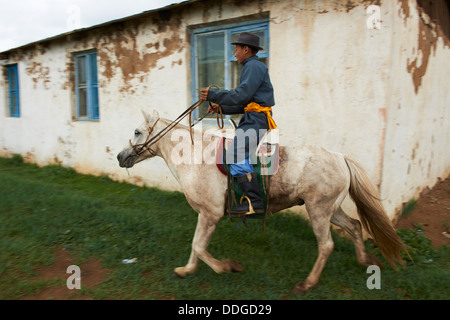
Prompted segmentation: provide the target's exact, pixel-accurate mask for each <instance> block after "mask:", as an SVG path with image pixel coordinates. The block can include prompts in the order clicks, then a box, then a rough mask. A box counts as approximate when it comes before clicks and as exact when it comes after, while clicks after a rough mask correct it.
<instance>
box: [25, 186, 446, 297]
mask: <svg viewBox="0 0 450 320" xmlns="http://www.w3.org/2000/svg"><path fill="white" fill-rule="evenodd" d="M397 220H398V221H396V222H395V227H396V228H397V229H398V228H411V229H413V230H416V231H417V232H423V233H424V234H425V235H426V236H427V237H428V238H429V239H430V240H431V241H432V243H433V246H435V247H439V246H441V245H450V177H449V178H447V179H446V180H444V181H440V182H438V183H437V184H436V185H435V186H434V188H433V189H432V190H426V191H425V192H423V193H422V195H421V197H420V198H419V199H418V200H417V203H416V206H415V208H414V210H413V212H412V213H411V214H410V215H408V216H407V217H400V218H399V219H397ZM74 264H75V263H74V262H73V259H72V257H71V254H70V252H68V251H67V250H64V249H59V250H58V251H57V252H56V262H55V263H54V264H53V265H52V266H50V267H45V268H40V269H39V270H38V272H39V276H40V278H43V279H48V280H50V279H54V278H58V279H62V280H64V283H65V280H67V278H68V277H69V276H70V274H67V273H66V270H67V267H68V266H70V265H74ZM80 269H81V270H82V274H81V277H82V288H94V287H95V286H97V285H99V284H100V283H102V282H103V281H105V280H106V279H107V277H108V273H109V272H110V271H109V270H106V269H104V268H103V267H102V266H101V263H100V262H99V261H98V260H96V259H93V258H92V259H90V260H89V262H87V263H85V264H82V265H80ZM76 293H77V290H69V289H68V288H67V286H66V285H63V286H60V287H52V288H46V289H45V290H43V291H42V292H40V293H39V294H37V295H34V296H24V297H22V298H21V300H47V299H53V300H92V298H91V297H89V296H79V295H76Z"/></svg>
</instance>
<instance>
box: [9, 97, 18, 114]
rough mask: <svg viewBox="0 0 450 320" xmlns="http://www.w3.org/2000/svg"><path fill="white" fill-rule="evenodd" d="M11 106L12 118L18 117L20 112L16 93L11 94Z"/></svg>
mask: <svg viewBox="0 0 450 320" xmlns="http://www.w3.org/2000/svg"><path fill="white" fill-rule="evenodd" d="M10 95H11V105H10V109H11V116H16V115H18V113H19V112H18V110H17V94H16V93H15V92H11V93H10Z"/></svg>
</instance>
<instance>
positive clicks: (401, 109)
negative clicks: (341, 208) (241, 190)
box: [0, 0, 450, 217]
mask: <svg viewBox="0 0 450 320" xmlns="http://www.w3.org/2000/svg"><path fill="white" fill-rule="evenodd" d="M369 4H370V3H369V2H367V1H360V2H359V3H357V2H356V1H353V2H351V3H350V2H346V1H343V2H336V1H330V0H322V1H296V0H291V1H287V0H286V1H281V2H280V1H272V0H267V1H260V2H239V1H238V2H229V1H222V2H220V3H219V4H217V3H216V4H214V2H208V5H204V4H200V3H195V2H194V3H192V4H191V5H189V6H182V7H179V8H178V9H175V10H173V11H172V12H171V13H170V14H169V15H167V14H159V13H155V14H154V15H152V16H149V17H148V18H139V19H134V20H130V21H128V22H124V23H121V24H117V25H116V26H105V27H104V28H103V29H92V30H90V31H87V32H85V33H81V34H79V35H71V36H68V37H66V38H64V37H63V38H62V39H61V40H60V41H53V42H52V43H51V44H47V45H45V44H44V45H43V48H38V49H35V48H33V47H31V48H30V49H29V50H27V49H23V50H19V51H18V52H15V53H14V52H13V53H12V54H11V57H10V59H9V60H8V61H3V63H6V62H7V63H14V62H19V72H20V86H21V118H19V119H12V118H8V117H5V116H4V114H5V113H6V111H5V113H3V114H0V153H2V154H3V155H7V154H12V153H20V154H23V155H24V156H25V157H26V158H27V159H28V160H29V161H33V162H37V163H39V164H47V163H55V162H59V163H62V164H63V165H65V166H71V167H74V168H75V169H77V170H78V171H80V172H82V173H92V174H109V175H110V176H111V177H112V178H114V179H117V180H127V181H130V182H133V183H146V184H147V185H155V186H158V187H161V188H164V189H169V190H179V187H178V184H177V182H176V180H175V179H174V178H173V177H172V175H171V173H170V172H169V170H168V169H167V167H166V165H165V164H164V162H163V161H162V160H161V159H153V160H151V161H147V162H144V163H141V164H139V165H137V166H136V167H135V168H133V169H131V170H130V174H131V177H129V176H128V174H127V172H126V171H125V170H124V169H120V168H119V167H118V164H117V160H116V155H117V153H118V152H120V151H121V150H122V148H123V147H124V146H125V145H126V144H127V143H128V139H129V138H130V137H131V135H132V133H133V131H134V129H135V128H136V127H137V126H138V125H140V124H141V123H142V121H143V118H142V115H141V112H140V110H141V109H145V110H150V109H153V108H156V109H158V111H159V113H160V115H161V116H163V117H166V118H169V119H175V118H176V117H177V116H178V115H179V114H180V113H181V112H182V111H183V110H184V109H185V108H186V107H187V106H188V105H190V102H191V97H190V91H189V88H190V81H191V79H190V72H191V70H190V44H189V39H188V34H189V32H188V29H187V28H188V26H191V25H198V24H200V23H206V24H207V23H218V22H220V21H222V20H223V21H227V20H228V21H229V20H230V19H236V18H240V17H242V16H249V15H255V14H267V13H268V12H269V18H270V66H269V69H270V74H271V78H272V82H273V84H274V87H275V98H276V107H275V108H274V115H275V120H276V122H277V124H278V125H279V128H280V129H281V133H282V136H281V143H282V144H285V145H292V144H299V143H308V144H318V145H322V146H324V147H326V148H329V149H331V150H333V151H338V152H342V153H346V154H349V155H351V156H352V157H353V158H355V159H357V160H358V161H359V162H360V163H362V164H363V166H364V167H365V168H366V169H367V171H368V173H369V176H370V177H371V178H372V180H373V181H374V182H375V183H376V184H377V185H379V186H380V188H381V193H382V197H383V198H384V199H385V200H384V204H385V205H386V208H387V210H388V213H389V215H390V216H391V217H394V214H395V212H396V211H397V210H398V209H399V208H400V206H401V205H402V203H403V202H406V201H408V200H409V199H410V198H411V197H414V196H417V194H418V192H420V191H421V190H422V189H423V188H425V187H426V186H432V185H433V184H434V182H435V181H436V178H437V177H445V176H447V175H448V174H449V173H450V162H449V161H450V160H449V159H450V157H449V156H450V154H449V152H450V149H449V148H448V145H449V137H450V134H449V129H448V126H447V127H446V126H445V121H447V122H448V120H449V106H450V94H449V92H450V90H449V89H450V87H449V82H448V74H449V69H450V68H449V61H450V59H449V58H450V57H449V55H450V50H449V44H448V40H445V42H444V38H443V37H441V36H439V35H438V34H437V35H436V37H435V38H433V39H434V40H435V41H434V42H433V43H434V45H433V46H432V51H431V52H432V53H431V54H430V55H429V57H428V60H427V69H426V73H425V74H424V75H423V76H422V77H421V79H422V82H421V84H420V86H419V87H418V89H416V86H417V81H416V85H415V83H414V81H413V76H412V74H413V73H414V71H413V70H412V69H411V67H410V68H409V71H408V65H410V66H411V65H413V64H412V62H413V61H414V59H415V58H416V57H417V56H418V55H421V54H422V53H420V52H421V50H420V48H419V47H423V46H424V45H423V43H421V44H420V43H419V42H420V40H419V39H420V34H421V31H422V29H423V28H422V29H421V27H420V26H421V25H420V23H421V19H420V17H419V13H418V9H417V8H416V5H415V1H413V0H410V1H402V2H401V3H400V2H397V1H382V4H381V7H380V14H381V20H382V27H381V29H380V30H372V29H369V28H367V19H368V18H369V15H368V14H367V11H366V10H367V7H368V5H369ZM405 4H409V8H410V10H409V14H408V17H406V15H405V13H404V6H405ZM93 48H94V49H96V50H97V54H98V72H99V100H100V121H98V122H80V121H74V119H73V113H74V111H73V109H74V93H73V88H72V85H71V82H72V81H73V80H72V78H71V77H73V71H71V70H72V69H73V64H72V62H71V61H72V59H71V55H72V53H74V52H79V51H83V50H88V49H93ZM419 62H420V61H419ZM417 65H418V67H420V66H419V64H417ZM4 78H5V77H4V76H3V77H2V79H1V80H0V81H1V82H0V85H1V86H2V90H0V107H2V108H3V109H4V110H7V104H6V97H5V92H6V89H4V87H5V82H4V80H5V79H4ZM345 208H346V210H347V211H349V212H350V213H353V215H355V212H354V208H353V207H352V204H351V203H349V202H348V201H347V202H346V204H345Z"/></svg>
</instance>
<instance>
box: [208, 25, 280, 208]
mask: <svg viewBox="0 0 450 320" xmlns="http://www.w3.org/2000/svg"><path fill="white" fill-rule="evenodd" d="M232 44H233V45H236V51H235V54H234V56H235V57H236V59H237V61H238V63H239V64H242V65H243V68H242V73H241V77H240V85H239V86H238V87H237V88H236V89H233V90H216V89H214V88H208V89H202V90H201V98H202V100H206V101H210V102H214V104H212V105H211V107H210V108H209V109H208V112H209V111H212V112H217V111H218V110H219V108H222V112H223V113H224V114H244V116H243V117H242V119H241V120H240V122H239V125H238V127H237V128H236V135H235V138H234V140H233V144H232V146H230V148H229V149H228V150H230V151H227V153H228V152H231V153H232V154H231V157H229V155H228V154H227V161H228V159H230V158H231V159H232V163H228V164H230V172H231V174H232V175H233V177H235V178H236V181H237V182H238V183H239V186H240V187H241V189H242V191H243V193H244V194H245V196H246V197H244V200H243V202H242V203H241V204H240V205H238V206H235V207H233V208H231V213H235V214H252V213H264V203H263V199H262V197H261V192H260V188H259V183H258V179H257V176H256V172H255V170H254V168H253V165H252V163H251V161H250V155H251V154H253V153H254V152H255V151H256V148H257V146H258V144H259V141H260V140H261V139H262V138H263V136H264V135H263V133H264V132H267V130H269V129H270V130H271V129H276V124H275V122H274V120H273V119H272V106H274V105H275V99H274V93H273V86H272V83H271V82H270V76H269V72H268V69H267V67H266V65H265V64H264V63H262V62H260V61H259V60H258V56H257V55H256V54H257V53H258V51H259V50H263V48H261V47H260V39H259V37H258V36H256V35H254V34H252V33H248V32H243V33H241V34H240V36H239V38H238V39H237V41H236V42H233V43H232ZM251 130H253V132H254V133H255V134H254V135H252V134H248V133H249V132H250V131H251ZM247 138H248V139H247ZM252 138H256V141H251V140H252ZM253 140H255V139H253ZM249 201H250V202H249ZM252 208H253V210H251V209H252Z"/></svg>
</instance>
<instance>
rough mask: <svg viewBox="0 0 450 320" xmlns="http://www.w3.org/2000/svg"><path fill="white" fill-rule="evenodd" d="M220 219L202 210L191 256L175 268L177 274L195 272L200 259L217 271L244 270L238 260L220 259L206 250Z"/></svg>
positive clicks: (183, 275)
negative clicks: (184, 264) (185, 263)
mask: <svg viewBox="0 0 450 320" xmlns="http://www.w3.org/2000/svg"><path fill="white" fill-rule="evenodd" d="M219 220H220V217H219V216H214V215H211V214H210V215H208V214H206V213H202V212H200V214H199V215H198V222H197V227H196V229H195V235H194V239H193V240H192V250H191V256H190V258H189V261H188V263H187V265H186V266H184V267H180V268H176V269H175V274H176V275H177V276H179V277H181V278H184V277H185V276H186V275H188V274H192V273H194V272H195V270H197V267H198V259H200V260H202V261H203V262H205V263H206V264H207V265H208V266H210V267H211V268H212V269H213V270H214V271H215V272H217V273H222V272H241V271H242V270H243V268H242V266H241V265H240V264H239V263H237V262H236V261H234V260H223V261H219V260H217V259H215V258H214V257H213V256H212V255H211V254H210V253H209V252H208V251H207V250H206V248H207V247H208V244H209V241H210V240H211V237H212V235H213V233H214V231H215V230H216V226H217V223H218V222H219Z"/></svg>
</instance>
